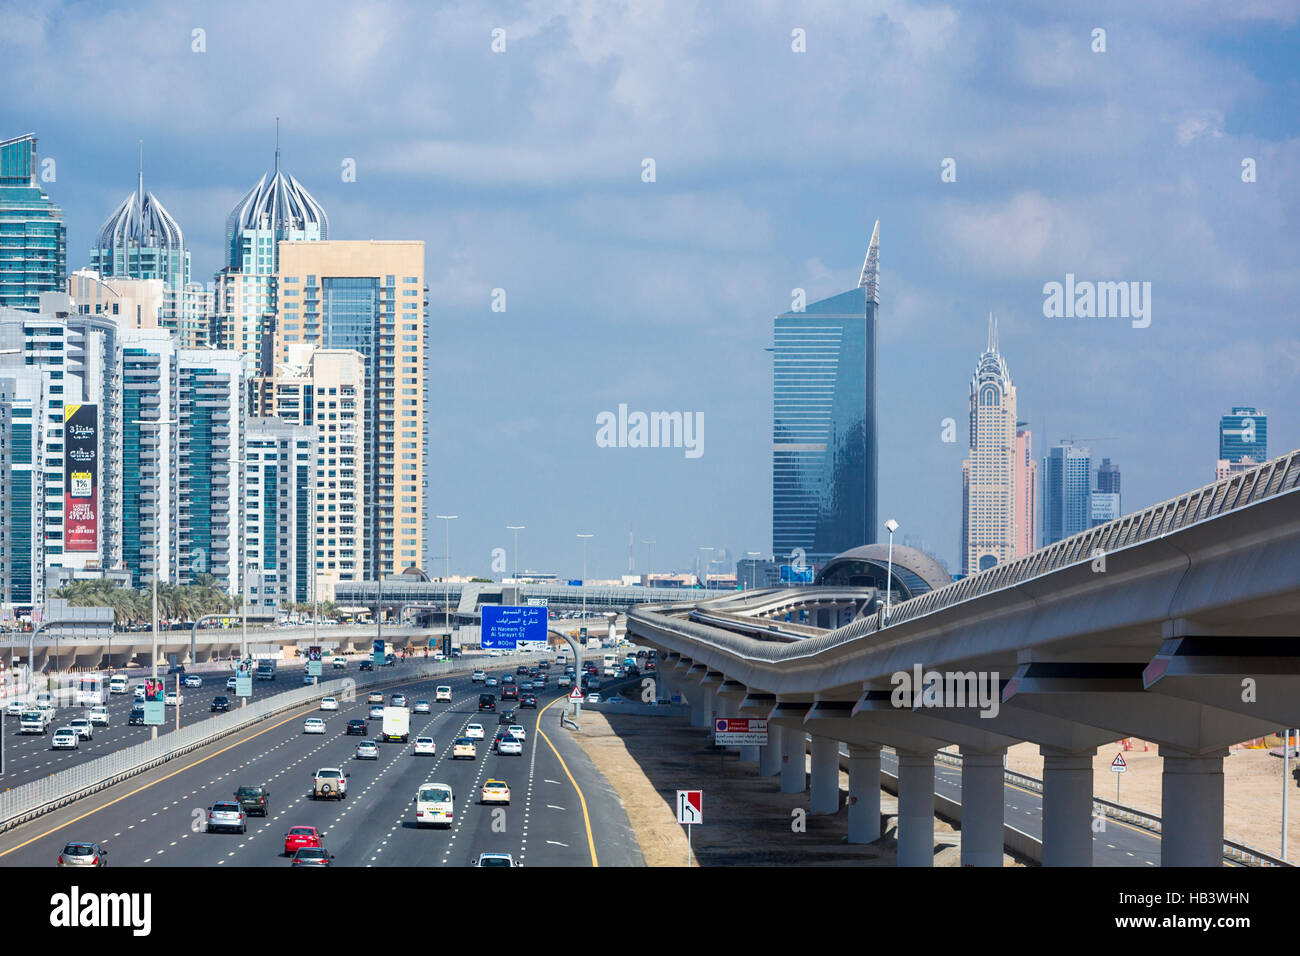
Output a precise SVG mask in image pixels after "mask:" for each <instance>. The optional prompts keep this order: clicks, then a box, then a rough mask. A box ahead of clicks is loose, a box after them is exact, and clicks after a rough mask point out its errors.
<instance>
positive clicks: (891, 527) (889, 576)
mask: <svg viewBox="0 0 1300 956" xmlns="http://www.w3.org/2000/svg"><path fill="white" fill-rule="evenodd" d="M885 530H886V531H888V532H889V563H888V565H887V568H888V570H887V571H886V572H885V575H886V577H885V622H886V623H888V621H889V608H890V601H891V599H892V597H893V594H894V532H895V531H897V530H898V522H897V521H895V520H894V519H893V518H890V519H889V520H888V521H886V522H885Z"/></svg>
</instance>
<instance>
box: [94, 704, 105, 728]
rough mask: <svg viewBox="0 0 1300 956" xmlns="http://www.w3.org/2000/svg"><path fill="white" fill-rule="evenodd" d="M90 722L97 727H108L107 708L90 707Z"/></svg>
mask: <svg viewBox="0 0 1300 956" xmlns="http://www.w3.org/2000/svg"><path fill="white" fill-rule="evenodd" d="M90 722H91V723H92V724H94V725H95V726H97V727H107V726H108V708H107V707H92V708H90Z"/></svg>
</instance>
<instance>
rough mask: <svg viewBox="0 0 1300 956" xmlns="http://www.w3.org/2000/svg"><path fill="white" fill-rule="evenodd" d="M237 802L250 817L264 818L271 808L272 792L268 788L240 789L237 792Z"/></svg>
mask: <svg viewBox="0 0 1300 956" xmlns="http://www.w3.org/2000/svg"><path fill="white" fill-rule="evenodd" d="M235 802H236V803H238V804H239V806H240V808H241V809H242V810H243V811H244V812H245V813H247V814H248V815H249V816H253V815H254V814H256V815H257V816H259V817H264V816H266V815H267V813H268V812H269V811H270V808H271V791H270V790H268V789H266V787H261V786H255V787H240V788H239V789H238V790H236V791H235Z"/></svg>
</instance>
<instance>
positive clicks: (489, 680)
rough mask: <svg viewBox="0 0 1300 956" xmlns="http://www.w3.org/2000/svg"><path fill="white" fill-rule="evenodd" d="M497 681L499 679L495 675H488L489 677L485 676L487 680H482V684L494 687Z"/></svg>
mask: <svg viewBox="0 0 1300 956" xmlns="http://www.w3.org/2000/svg"><path fill="white" fill-rule="evenodd" d="M498 683H499V681H498V680H497V679H496V678H495V677H489V678H487V680H485V681H483V686H484V687H496V686H497V684H498Z"/></svg>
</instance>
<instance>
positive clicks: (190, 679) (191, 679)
mask: <svg viewBox="0 0 1300 956" xmlns="http://www.w3.org/2000/svg"><path fill="white" fill-rule="evenodd" d="M181 683H182V684H184V685H185V686H186V687H202V686H203V678H202V677H200V676H199V675H198V674H186V675H185V678H184V679H183V680H182V681H181Z"/></svg>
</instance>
